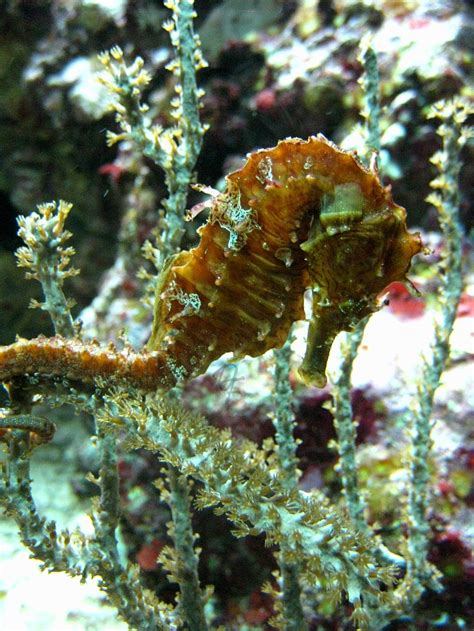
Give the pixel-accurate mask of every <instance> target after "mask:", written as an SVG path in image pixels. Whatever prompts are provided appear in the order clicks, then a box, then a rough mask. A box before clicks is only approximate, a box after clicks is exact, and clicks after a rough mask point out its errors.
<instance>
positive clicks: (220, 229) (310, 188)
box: [0, 135, 422, 390]
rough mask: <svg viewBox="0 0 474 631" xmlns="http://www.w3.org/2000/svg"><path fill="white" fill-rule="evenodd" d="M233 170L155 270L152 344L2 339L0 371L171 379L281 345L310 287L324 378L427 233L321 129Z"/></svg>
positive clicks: (145, 383)
mask: <svg viewBox="0 0 474 631" xmlns="http://www.w3.org/2000/svg"><path fill="white" fill-rule="evenodd" d="M226 182H227V186H226V190H225V191H224V192H223V193H221V194H218V195H215V196H213V198H212V201H211V203H210V204H209V206H210V212H209V220H208V222H207V223H206V225H205V226H203V227H202V228H200V229H199V230H198V233H199V234H200V242H199V244H198V245H197V247H196V248H194V249H192V250H189V251H183V252H180V253H178V254H176V255H175V256H173V257H171V258H170V259H169V260H168V262H167V263H166V265H165V266H164V268H163V270H162V272H161V274H160V277H159V278H158V282H157V290H156V301H155V313H154V324H153V330H152V334H151V337H150V340H149V342H148V345H147V352H145V353H142V354H132V353H129V354H127V353H123V352H122V353H118V352H116V351H114V350H112V349H105V350H104V349H102V348H99V347H93V346H91V345H84V344H82V343H80V342H79V341H72V342H71V341H61V338H55V339H54V341H52V342H51V343H48V341H47V339H46V338H45V339H43V340H32V341H30V342H28V341H21V342H17V343H16V344H13V345H11V346H9V347H3V348H1V349H0V379H2V380H4V381H6V380H8V379H10V378H11V377H13V376H15V375H20V374H25V373H33V372H34V373H40V374H43V375H49V374H53V375H57V374H60V375H64V376H66V377H69V378H72V379H81V380H83V379H86V380H87V379H93V378H94V377H98V376H102V377H105V378H107V379H108V380H110V379H112V380H117V381H120V380H121V381H128V382H130V383H134V384H136V385H137V386H138V387H140V388H142V389H146V390H152V389H159V390H163V389H164V390H166V389H168V388H170V387H172V386H173V385H175V383H177V382H180V381H182V380H184V379H188V378H190V377H193V376H196V375H198V374H201V373H203V372H205V370H206V369H207V367H208V366H209V364H210V363H211V362H212V361H213V360H215V359H217V358H219V357H220V356H221V355H223V354H224V353H227V352H233V353H234V355H235V356H236V357H237V358H238V357H242V356H244V355H251V356H258V355H261V354H263V353H264V352H266V351H267V350H269V349H271V348H277V347H281V346H282V345H283V343H284V342H285V340H286V338H287V337H288V333H289V330H290V327H291V325H292V324H293V322H295V321H296V320H302V319H304V317H305V314H304V308H303V298H304V293H305V291H306V290H307V289H309V288H310V289H311V290H312V292H313V313H312V317H311V322H310V328H309V334H308V343H307V350H306V355H305V358H304V361H303V365H302V367H301V370H300V374H301V376H302V377H303V379H304V380H305V381H306V382H307V383H311V384H314V385H316V386H319V387H322V386H323V385H324V384H325V381H326V377H325V367H326V361H327V357H328V354H329V350H330V347H331V344H332V342H333V340H334V337H335V336H336V335H337V333H338V332H339V331H342V330H351V329H353V328H354V326H355V325H356V324H357V323H358V322H359V321H360V320H361V319H362V318H364V317H365V316H367V315H369V314H370V313H372V312H373V311H376V310H377V309H378V308H379V301H378V296H379V295H380V293H381V292H382V291H383V290H384V289H385V287H386V286H387V285H388V284H389V283H391V282H393V281H395V280H397V281H405V280H406V273H407V271H408V269H409V267H410V262H411V259H412V257H413V256H414V255H415V254H417V253H418V252H420V250H421V247H422V246H421V240H420V237H419V235H417V234H411V233H409V232H408V231H407V228H406V221H405V220H406V213H405V210H404V209H403V208H402V207H400V206H398V205H397V204H395V203H394V202H393V200H392V196H391V193H390V190H389V189H388V188H386V187H384V186H383V185H382V184H381V182H380V179H379V177H378V173H377V171H376V169H375V168H366V167H365V166H364V165H363V164H362V163H361V162H360V161H359V160H358V159H357V157H356V155H355V154H354V153H351V152H346V151H343V150H342V149H340V148H338V147H337V146H336V145H334V144H333V143H331V142H329V141H328V140H327V139H326V138H324V137H323V136H321V135H318V136H313V137H310V138H309V139H308V140H306V141H305V140H301V139H298V138H288V139H286V140H283V141H281V142H279V143H278V145H277V146H276V147H273V148H271V149H265V150H260V151H255V152H253V153H251V154H249V155H248V157H247V161H246V162H245V164H244V166H243V167H242V168H241V169H239V170H237V171H235V172H234V173H231V174H230V175H228V176H227V178H226Z"/></svg>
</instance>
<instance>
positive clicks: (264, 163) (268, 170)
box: [256, 156, 273, 184]
mask: <svg viewBox="0 0 474 631" xmlns="http://www.w3.org/2000/svg"><path fill="white" fill-rule="evenodd" d="M272 166H273V165H272V160H271V158H269V157H268V156H266V157H265V158H262V160H260V162H259V163H258V173H259V175H257V176H256V178H257V180H258V181H259V182H261V183H262V184H267V182H268V181H271V180H273V171H272Z"/></svg>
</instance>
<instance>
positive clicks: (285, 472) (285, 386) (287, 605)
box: [272, 333, 308, 631]
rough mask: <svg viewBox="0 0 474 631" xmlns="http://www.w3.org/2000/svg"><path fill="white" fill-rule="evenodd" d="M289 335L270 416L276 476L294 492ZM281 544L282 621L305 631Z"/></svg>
mask: <svg viewBox="0 0 474 631" xmlns="http://www.w3.org/2000/svg"><path fill="white" fill-rule="evenodd" d="M292 337H293V336H292V334H291V333H290V336H289V337H288V339H287V340H286V342H285V344H284V345H283V347H282V348H280V349H277V350H275V351H274V352H273V355H274V358H275V369H274V377H273V379H274V393H275V399H276V408H275V413H274V415H273V417H272V421H273V425H274V427H275V440H276V444H277V451H276V453H277V460H278V466H279V477H280V480H281V483H282V485H283V486H284V488H285V489H287V490H288V491H290V490H295V489H297V484H298V469H297V457H296V449H297V446H298V443H297V441H296V439H295V437H294V430H295V417H294V412H293V409H292V400H293V392H292V389H291V385H290V359H291V342H292ZM288 552H289V551H288V549H287V546H286V545H285V543H284V542H282V544H281V546H280V552H279V554H278V555H277V560H278V566H279V569H280V574H281V604H282V611H281V614H282V618H283V620H284V625H285V627H284V628H285V629H288V631H305V630H306V629H307V628H308V627H307V624H306V621H305V618H304V612H303V607H302V605H301V587H300V582H299V579H300V566H299V563H298V562H295V561H292V560H291V556H289V555H288Z"/></svg>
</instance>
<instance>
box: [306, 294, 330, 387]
mask: <svg viewBox="0 0 474 631" xmlns="http://www.w3.org/2000/svg"><path fill="white" fill-rule="evenodd" d="M317 300H319V297H318V296H314V298H313V316H312V318H311V320H310V323H309V329H308V336H307V340H306V352H305V356H304V358H303V362H302V364H301V366H300V369H299V371H298V372H299V375H300V377H301V379H302V380H303V382H304V383H305V384H306V385H308V386H316V387H317V388H324V386H325V385H326V382H327V379H326V364H327V361H328V357H329V351H330V350H331V346H332V343H333V342H334V338H335V337H336V335H337V334H338V333H339V331H340V330H341V329H340V328H339V327H338V326H337V322H336V317H335V316H336V314H335V311H334V308H332V307H331V306H328V307H321V306H318V307H317V308H316V301H317Z"/></svg>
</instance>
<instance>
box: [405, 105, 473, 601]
mask: <svg viewBox="0 0 474 631" xmlns="http://www.w3.org/2000/svg"><path fill="white" fill-rule="evenodd" d="M473 111H474V108H473V107H472V105H469V104H468V103H467V102H466V101H464V100H463V99H461V98H458V99H453V100H452V101H448V102H444V101H443V102H441V103H438V104H436V105H435V106H434V107H433V108H432V109H431V111H430V114H429V116H430V117H431V118H435V117H436V118H439V119H441V121H442V123H441V125H440V126H439V129H438V134H439V136H440V137H441V139H442V149H441V151H439V152H437V153H436V154H435V155H434V156H433V158H432V162H433V163H434V164H435V165H436V167H437V169H438V173H439V174H438V176H437V177H436V178H435V179H434V180H433V181H432V183H431V186H432V188H434V189H435V191H437V192H435V193H432V194H431V195H430V196H429V197H428V201H430V202H431V203H432V204H433V205H434V206H435V207H436V209H437V211H438V217H439V223H440V227H441V231H442V234H443V237H444V251H443V254H442V259H441V262H440V273H439V279H440V285H439V289H438V293H437V304H436V307H435V314H434V323H433V324H434V335H433V341H432V344H431V352H430V354H429V356H427V357H426V358H425V361H424V362H423V365H422V367H421V372H420V376H419V378H418V379H417V383H416V393H415V396H414V398H413V400H412V402H411V405H410V412H409V415H408V425H409V427H410V432H411V457H410V486H409V495H408V518H409V536H408V556H409V558H408V577H407V580H409V581H410V582H411V584H412V585H413V586H414V587H415V590H414V591H417V592H422V591H423V588H424V587H430V588H432V589H439V588H440V584H439V581H438V580H437V577H436V574H435V572H434V570H433V568H432V566H431V565H430V564H429V563H428V561H427V553H428V544H429V539H428V536H429V532H430V527H429V523H428V521H427V514H428V505H429V488H428V487H429V480H430V451H431V446H432V440H431V429H432V423H431V421H430V417H431V413H432V408H433V399H434V395H435V392H436V389H437V387H438V385H439V382H440V378H441V375H442V372H443V370H444V369H445V367H446V363H447V361H448V358H449V338H450V335H451V331H452V329H453V325H454V320H455V318H456V312H457V308H458V304H459V299H460V297H461V292H462V240H463V232H462V228H461V224H460V220H459V203H460V197H459V182H458V180H459V173H460V170H461V164H462V163H461V158H460V150H461V148H462V146H463V145H464V143H465V142H466V141H467V138H468V136H469V130H468V129H467V128H465V127H463V123H464V122H465V120H466V118H467V116H468V114H470V113H472V112H473Z"/></svg>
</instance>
